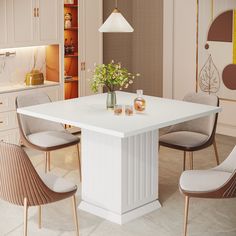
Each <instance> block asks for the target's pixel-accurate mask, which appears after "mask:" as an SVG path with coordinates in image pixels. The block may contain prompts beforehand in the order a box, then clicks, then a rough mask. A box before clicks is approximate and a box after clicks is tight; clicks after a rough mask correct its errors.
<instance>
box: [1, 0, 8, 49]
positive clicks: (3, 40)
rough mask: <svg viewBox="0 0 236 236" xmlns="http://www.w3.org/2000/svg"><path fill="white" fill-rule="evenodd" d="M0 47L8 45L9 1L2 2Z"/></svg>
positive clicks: (3, 0) (2, 0)
mask: <svg viewBox="0 0 236 236" xmlns="http://www.w3.org/2000/svg"><path fill="white" fill-rule="evenodd" d="M0 29H1V32H0V45H4V44H6V43H7V0H0Z"/></svg>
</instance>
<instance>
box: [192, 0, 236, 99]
mask: <svg viewBox="0 0 236 236" xmlns="http://www.w3.org/2000/svg"><path fill="white" fill-rule="evenodd" d="M197 3H198V19H197V22H198V25H197V27H198V42H197V48H198V55H197V56H198V57H197V61H196V63H197V68H198V69H197V70H198V76H197V90H198V91H199V92H200V91H201V92H205V93H209V94H210V93H213V94H216V95H218V96H219V97H220V98H221V99H223V100H230V101H236V1H235V0H224V1H222V0H197Z"/></svg>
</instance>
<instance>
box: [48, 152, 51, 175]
mask: <svg viewBox="0 0 236 236" xmlns="http://www.w3.org/2000/svg"><path fill="white" fill-rule="evenodd" d="M47 154H48V164H47V165H48V171H51V164H50V163H51V153H50V152H47Z"/></svg>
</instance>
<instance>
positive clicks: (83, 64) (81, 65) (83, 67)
mask: <svg viewBox="0 0 236 236" xmlns="http://www.w3.org/2000/svg"><path fill="white" fill-rule="evenodd" d="M80 67H81V71H84V70H85V62H81V64H80Z"/></svg>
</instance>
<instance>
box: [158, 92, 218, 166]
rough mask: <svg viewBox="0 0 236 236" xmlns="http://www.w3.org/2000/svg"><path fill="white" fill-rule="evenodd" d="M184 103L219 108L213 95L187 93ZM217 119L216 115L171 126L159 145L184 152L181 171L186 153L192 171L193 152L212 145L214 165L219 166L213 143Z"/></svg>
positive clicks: (161, 137) (216, 98) (214, 143)
mask: <svg viewBox="0 0 236 236" xmlns="http://www.w3.org/2000/svg"><path fill="white" fill-rule="evenodd" d="M184 101H186V102H192V103H200V104H205V105H211V106H219V99H218V97H217V96H215V95H207V94H201V93H189V94H187V95H186V96H185V97H184ZM217 119H218V114H216V115H211V116H207V117H203V118H199V119H195V120H191V121H187V122H183V123H181V124H177V125H173V126H171V127H170V129H169V130H168V132H167V133H166V134H164V135H162V136H160V139H159V145H160V146H165V147H169V148H173V149H177V150H182V151H184V160H183V170H185V163H186V153H187V152H189V156H190V169H193V152H194V151H198V150H201V149H204V148H206V147H208V146H210V145H212V144H213V146H214V151H215V156H216V163H217V165H219V157H218V152H217V147H216V142H215V131H216V125H217Z"/></svg>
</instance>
